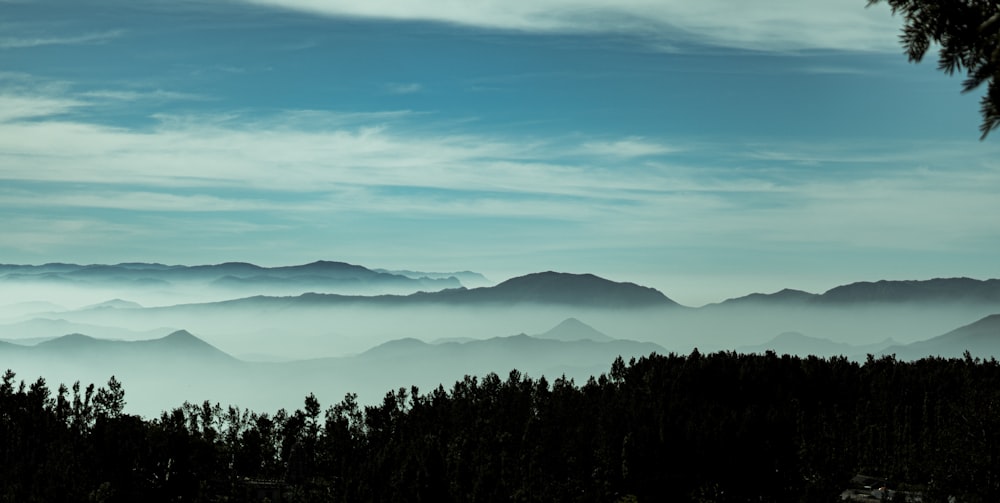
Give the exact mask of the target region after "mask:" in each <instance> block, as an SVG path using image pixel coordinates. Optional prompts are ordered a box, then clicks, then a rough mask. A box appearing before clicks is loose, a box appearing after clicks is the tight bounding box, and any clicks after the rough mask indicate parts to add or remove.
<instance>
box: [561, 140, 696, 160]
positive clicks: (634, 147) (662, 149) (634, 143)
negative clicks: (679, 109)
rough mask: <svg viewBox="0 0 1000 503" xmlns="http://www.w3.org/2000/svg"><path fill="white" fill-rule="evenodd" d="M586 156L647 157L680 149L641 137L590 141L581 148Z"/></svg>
mask: <svg viewBox="0 0 1000 503" xmlns="http://www.w3.org/2000/svg"><path fill="white" fill-rule="evenodd" d="M581 147H582V148H581V150H582V152H583V153H584V154H587V155H599V156H608V157H626V158H631V157H648V156H655V155H663V154H669V153H672V152H678V151H679V150H680V149H678V148H676V147H672V146H669V145H665V144H662V143H657V142H653V141H649V140H647V139H645V138H641V137H630V138H622V139H620V140H615V141H592V142H586V143H584V144H583V145H582V146H581Z"/></svg>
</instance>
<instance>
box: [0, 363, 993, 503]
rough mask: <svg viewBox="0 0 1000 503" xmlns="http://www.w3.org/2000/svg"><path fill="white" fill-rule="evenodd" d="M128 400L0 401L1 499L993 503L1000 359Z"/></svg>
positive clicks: (36, 392) (8, 397)
mask: <svg viewBox="0 0 1000 503" xmlns="http://www.w3.org/2000/svg"><path fill="white" fill-rule="evenodd" d="M124 405H125V396H124V390H123V388H122V385H121V384H120V383H119V382H118V381H116V380H115V379H114V378H112V379H111V380H110V381H109V383H108V385H107V386H106V387H101V388H97V389H95V388H94V386H93V385H91V386H88V387H86V388H83V389H81V386H80V385H79V384H74V385H73V386H71V387H69V388H67V387H66V386H60V387H59V388H58V390H57V391H56V392H55V393H54V394H53V393H52V392H51V391H50V390H49V388H48V387H47V385H46V383H45V381H44V380H43V379H38V380H37V381H35V382H34V383H31V384H25V383H24V382H23V381H22V382H17V381H16V376H15V374H14V373H13V372H11V371H7V373H6V375H4V376H3V382H2V385H0V500H2V501H16V502H30V501H67V502H72V501H351V502H356V501H460V502H466V501H595V502H598V501H599V502H607V501H733V502H737V501H738V502H746V501H803V502H805V501H810V502H812V501H835V500H839V495H840V493H841V492H842V491H843V490H844V488H845V486H846V485H847V484H848V483H849V482H850V480H851V479H852V477H853V476H854V475H855V474H857V473H866V474H872V475H873V476H876V477H879V478H880V479H881V480H886V481H888V484H889V485H890V486H891V487H895V488H898V489H908V490H913V491H920V492H921V493H922V497H923V500H924V501H948V499H949V497H954V498H956V499H957V501H963V502H995V501H1000V415H998V413H1000V366H998V364H997V361H996V360H992V359H991V360H988V361H982V360H978V359H973V358H971V357H969V356H968V355H966V357H965V358H964V359H940V358H929V359H923V360H919V361H914V362H904V361H897V360H896V359H894V358H893V357H883V358H879V359H875V358H872V357H869V358H868V360H867V361H866V362H864V363H860V364H859V363H857V362H853V361H850V360H847V359H846V358H832V359H820V358H815V357H809V358H798V357H793V356H777V355H775V354H774V353H767V354H763V355H757V354H736V353H731V352H720V353H713V354H709V355H703V354H701V353H699V352H698V351H697V350H695V351H694V352H693V353H691V354H690V355H686V356H685V355H675V354H670V355H666V356H663V355H656V354H653V355H650V356H648V357H644V358H640V359H638V360H632V361H630V362H628V363H626V362H624V361H622V360H621V358H619V359H617V360H616V361H615V362H614V363H613V364H612V366H611V369H610V372H608V373H607V374H603V375H601V376H599V377H596V378H591V379H590V380H589V381H588V382H586V383H585V384H582V385H577V384H575V383H574V382H572V381H571V380H567V379H562V378H560V379H555V380H553V381H551V382H550V381H549V380H547V379H545V378H544V377H540V378H537V379H536V378H532V377H529V376H526V375H523V374H521V373H519V372H518V371H516V370H515V371H511V372H510V374H509V375H508V376H507V377H506V378H501V377H499V376H497V375H496V374H488V375H486V376H485V377H482V378H476V377H466V378H465V379H463V380H462V381H459V382H456V383H455V384H454V386H453V387H452V388H451V389H450V390H446V389H445V388H444V387H438V388H437V389H434V390H432V391H430V392H429V393H421V392H420V391H419V390H417V389H416V388H412V389H410V390H406V389H399V390H396V391H393V392H390V393H387V394H386V395H385V397H384V399H383V401H382V403H381V404H379V405H373V406H361V405H359V403H358V402H357V399H356V396H355V395H347V396H346V397H345V399H344V400H343V401H341V402H340V403H337V404H335V405H332V406H330V407H328V408H326V409H325V410H323V408H322V407H321V405H320V403H319V401H318V400H317V399H316V398H315V397H314V396H313V395H309V396H308V397H306V399H305V402H304V404H303V407H302V408H301V409H298V410H295V411H292V412H289V411H286V410H279V411H277V412H276V413H274V414H267V413H256V412H251V411H248V410H243V409H240V408H237V407H232V406H230V407H226V408H223V407H221V406H219V405H217V404H216V405H212V404H210V403H208V402H205V403H203V404H201V405H194V404H190V403H185V404H184V405H183V406H181V407H178V408H175V409H173V410H170V411H166V412H163V413H162V414H161V416H160V417H158V418H151V419H148V420H147V419H142V418H140V417H137V416H132V415H128V414H124V413H123V407H124Z"/></svg>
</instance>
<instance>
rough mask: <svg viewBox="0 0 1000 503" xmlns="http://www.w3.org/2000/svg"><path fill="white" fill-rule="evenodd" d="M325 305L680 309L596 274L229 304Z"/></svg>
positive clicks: (538, 275) (531, 276)
mask: <svg viewBox="0 0 1000 503" xmlns="http://www.w3.org/2000/svg"><path fill="white" fill-rule="evenodd" d="M243 301H246V302H248V303H249V302H256V303H272V304H274V303H279V304H280V303H288V302H291V303H293V304H298V305H324V304H352V303H353V304H370V305H390V304H412V305H416V304H425V305H426V304H430V305H513V304H535V305H574V306H586V307H603V308H640V307H673V306H679V304H677V303H676V302H674V301H672V300H670V299H668V298H667V296H665V295H663V294H662V293H661V292H660V291H658V290H656V289H653V288H648V287H644V286H639V285H636V284H634V283H618V282H614V281H610V280H607V279H604V278H600V277H598V276H594V275H593V274H569V273H557V272H551V271H550V272H542V273H535V274H528V275H526V276H520V277H516V278H513V279H509V280H507V281H504V282H503V283H500V284H499V285H496V286H492V287H482V288H473V289H467V288H450V289H446V290H440V291H436V292H417V293H414V294H410V295H377V296H357V295H337V294H317V293H307V294H303V295H301V296H298V297H296V298H293V299H289V298H287V297H285V298H277V297H256V298H253V299H241V300H239V301H229V302H243Z"/></svg>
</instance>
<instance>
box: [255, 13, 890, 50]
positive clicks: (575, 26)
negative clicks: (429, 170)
mask: <svg viewBox="0 0 1000 503" xmlns="http://www.w3.org/2000/svg"><path fill="white" fill-rule="evenodd" d="M244 1H247V2H249V3H255V4H261V5H269V6H274V7H280V8H288V9H295V10H302V11H307V12H314V13H318V14H322V15H330V16H358V17H372V18H383V19H401V20H423V21H435V22H444V23H454V24H461V25H469V26H478V27H486V28H499V29H509V30H523V31H541V32H584V33H587V32H598V33H601V32H604V33H608V32H610V33H624V34H629V35H638V36H643V37H646V38H650V39H652V40H654V41H658V42H657V43H658V44H659V45H666V46H671V44H670V43H669V41H670V40H672V39H693V40H697V41H700V42H705V43H709V44H713V45H720V46H726V47H738V48H748V49H760V50H782V51H785V50H801V49H844V50H862V51H872V50H879V51H898V49H897V48H898V41H897V32H898V30H899V26H900V22H899V21H898V20H894V19H892V18H891V16H890V14H889V10H888V8H885V6H876V7H873V8H867V9H866V8H865V6H864V3H863V2H857V1H854V0H825V1H818V0H817V1H802V0H701V1H697V2H692V1H689V0H481V1H474V2H473V1H462V0H428V1H423V2H412V1H408V0H369V1H365V2H356V1H351V0H244Z"/></svg>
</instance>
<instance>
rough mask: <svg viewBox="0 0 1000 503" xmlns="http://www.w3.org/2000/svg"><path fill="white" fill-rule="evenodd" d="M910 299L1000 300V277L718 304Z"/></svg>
mask: <svg viewBox="0 0 1000 503" xmlns="http://www.w3.org/2000/svg"><path fill="white" fill-rule="evenodd" d="M907 302H914V303H916V302H948V303H961V302H979V303H996V302H1000V279H988V280H977V279H972V278H935V279H929V280H905V281H890V280H881V281H875V282H869V281H862V282H857V283H851V284H848V285H842V286H838V287H835V288H831V289H830V290H827V291H826V292H824V293H822V294H814V293H809V292H803V291H800V290H791V289H784V290H781V291H778V292H775V293H771V294H762V293H753V294H750V295H746V296H744V297H737V298H733V299H728V300H726V301H724V302H722V303H720V304H716V305H753V304H757V305H789V304H792V305H794V304H809V305H856V304H866V303H867V304H870V303H907Z"/></svg>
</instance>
